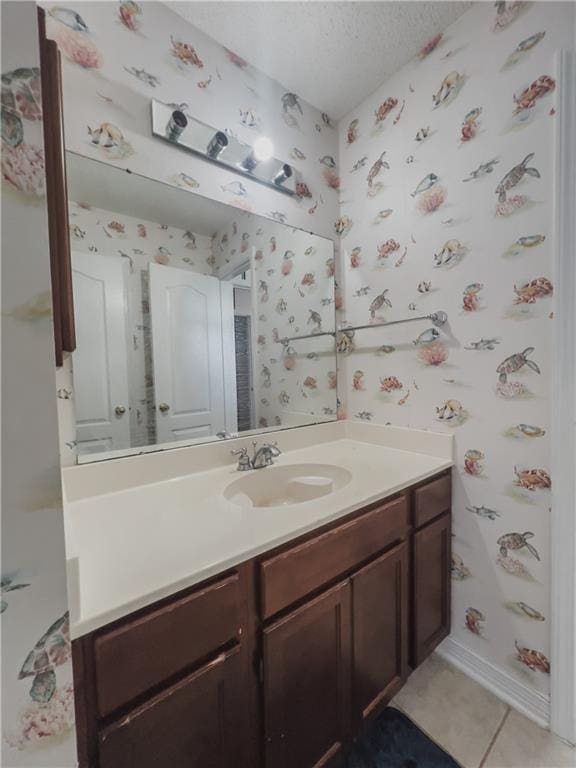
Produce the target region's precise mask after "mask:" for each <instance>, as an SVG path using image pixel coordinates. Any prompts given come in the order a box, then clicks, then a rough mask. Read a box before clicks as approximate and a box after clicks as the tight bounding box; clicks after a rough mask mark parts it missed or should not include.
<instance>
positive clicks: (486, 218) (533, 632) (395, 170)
mask: <svg viewBox="0 0 576 768" xmlns="http://www.w3.org/2000/svg"><path fill="white" fill-rule="evenodd" d="M572 13H573V7H572V6H571V4H569V3H533V4H531V3H524V2H512V3H496V4H493V3H480V4H478V5H477V6H475V7H473V8H472V9H471V10H470V11H468V12H467V13H466V14H464V15H463V16H462V17H461V18H460V19H459V20H458V21H457V22H456V23H454V24H453V25H452V26H451V27H449V28H448V29H447V30H446V31H445V32H444V34H442V35H438V36H437V37H436V38H434V39H433V40H431V41H430V43H429V44H428V45H427V46H426V48H425V49H424V50H422V51H421V53H420V55H419V56H417V57H416V58H415V59H414V60H413V61H412V62H411V63H410V64H408V65H407V66H406V67H404V68H403V69H402V70H401V71H399V72H398V73H397V74H396V75H394V76H393V77H392V78H391V79H390V80H388V81H387V82H386V83H385V84H384V85H383V86H382V87H381V88H380V89H379V90H378V91H377V92H376V93H374V94H373V95H372V96H371V97H370V98H369V99H368V100H366V101H365V102H364V103H363V104H362V105H361V106H360V107H359V108H358V109H356V110H354V112H353V113H351V114H350V115H348V116H347V117H346V118H344V119H342V121H341V123H340V125H339V133H340V146H339V164H340V167H341V177H342V184H341V187H342V188H341V210H340V217H339V219H338V222H337V228H338V231H339V232H340V234H341V251H342V253H341V264H340V267H341V276H340V283H341V285H340V290H341V303H342V320H343V322H344V323H347V324H359V323H371V322H378V321H382V320H394V319H401V318H408V317H411V316H418V315H423V314H427V313H429V312H433V311H436V310H443V311H445V312H447V313H448V317H449V322H448V324H447V325H446V326H444V327H443V328H436V327H434V326H433V325H432V323H431V322H430V321H422V322H417V323H413V324H408V325H400V326H397V327H394V328H389V329H379V330H375V329H374V330H371V329H369V330H366V331H361V332H357V333H356V334H352V333H348V334H342V336H341V338H340V349H341V350H342V352H343V357H342V359H341V361H340V362H341V369H342V370H341V374H340V375H341V380H340V382H339V385H342V386H343V387H344V389H345V401H346V402H345V404H344V406H343V411H342V415H344V413H347V415H348V416H349V417H350V418H353V419H364V420H367V421H373V422H380V423H390V424H394V425H401V426H413V427H425V428H429V429H435V430H438V429H439V430H442V431H450V432H451V433H453V434H454V436H455V440H456V467H455V471H454V538H453V553H454V554H453V565H452V575H453V623H452V626H453V638H455V640H456V641H457V642H459V643H461V644H462V645H464V646H466V647H467V648H469V649H470V650H472V651H473V652H475V653H476V654H478V655H479V656H481V657H482V658H484V659H486V660H488V661H489V662H491V663H492V664H494V665H495V666H496V667H498V668H500V669H501V670H503V671H505V672H506V673H508V674H510V675H512V676H513V677H514V678H515V679H516V680H518V681H519V682H521V683H523V684H525V685H526V686H528V687H529V688H531V689H535V690H536V691H538V692H541V693H542V694H543V695H547V694H548V691H549V674H548V673H549V671H550V661H549V655H550V654H549V648H550V626H549V610H550V594H549V592H550V548H549V533H550V514H551V510H550V495H551V492H550V489H551V484H552V482H553V480H554V479H553V478H551V477H550V441H549V426H550V368H551V347H552V340H553V322H552V308H553V291H554V275H553V274H552V253H553V251H552V249H553V226H554V214H553V188H554V134H555V128H556V121H557V119H558V116H557V114H556V74H555V73H556V58H555V53H556V51H557V50H558V49H559V48H561V47H563V46H564V47H569V46H570V45H571V43H572V41H571V39H570V31H571V30H573V28H574V27H573V23H571V14H572ZM552 663H554V660H552Z"/></svg>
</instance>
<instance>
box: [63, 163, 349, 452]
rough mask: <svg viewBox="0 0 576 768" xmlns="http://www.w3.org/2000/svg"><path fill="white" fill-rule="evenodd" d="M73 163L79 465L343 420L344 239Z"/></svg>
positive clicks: (95, 165) (125, 174)
mask: <svg viewBox="0 0 576 768" xmlns="http://www.w3.org/2000/svg"><path fill="white" fill-rule="evenodd" d="M67 168H68V192H69V199H70V237H71V246H72V270H73V292H74V305H75V318H76V335H77V349H76V351H75V352H74V353H73V355H72V367H73V379H74V401H75V402H74V406H75V419H76V444H77V453H78V461H79V462H85V461H94V460H100V459H104V458H112V457H114V456H118V455H125V454H130V453H137V452H141V451H149V450H156V449H160V448H169V447H173V446H174V445H175V444H176V443H178V444H193V443H196V442H205V441H210V440H217V439H222V438H225V437H227V436H229V435H235V434H237V433H246V432H262V431H264V430H274V429H282V428H288V427H294V426H302V425H305V424H313V423H318V422H321V421H330V420H333V419H334V418H336V354H335V337H334V331H335V314H334V250H333V243H332V241H331V240H329V239H325V238H322V237H318V236H316V235H312V234H310V233H308V232H304V231H302V230H299V229H294V228H293V227H289V226H286V225H285V224H281V223H279V222H276V221H273V220H270V219H266V218H263V217H260V216H256V215H253V214H251V213H249V212H246V211H243V210H242V209H240V208H237V207H235V206H229V205H225V204H223V203H220V202H216V201H214V200H210V199H208V198H205V197H201V196H200V195H197V194H194V193H191V192H190V191H186V190H184V189H178V188H177V187H173V186H169V185H167V184H163V183H161V182H158V181H154V180H151V179H149V178H145V177H143V176H139V175H137V174H134V173H129V172H126V171H124V170H121V169H118V168H114V167H112V166H110V165H109V164H106V163H100V162H97V161H94V160H91V159H88V158H85V157H82V156H80V155H76V154H74V153H67ZM299 337H304V338H299Z"/></svg>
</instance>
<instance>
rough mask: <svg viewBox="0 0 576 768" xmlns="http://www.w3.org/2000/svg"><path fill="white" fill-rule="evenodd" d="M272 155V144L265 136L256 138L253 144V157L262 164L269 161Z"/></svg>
mask: <svg viewBox="0 0 576 768" xmlns="http://www.w3.org/2000/svg"><path fill="white" fill-rule="evenodd" d="M273 154H274V144H272V142H271V141H270V139H269V138H268V137H267V136H258V138H257V139H256V141H255V142H254V155H255V156H256V158H257V159H258V160H260V161H262V162H265V161H266V160H270V158H271V157H272V155H273Z"/></svg>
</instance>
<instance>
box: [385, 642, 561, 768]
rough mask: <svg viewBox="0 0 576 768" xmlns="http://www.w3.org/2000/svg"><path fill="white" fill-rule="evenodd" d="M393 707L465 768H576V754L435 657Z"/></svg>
mask: <svg viewBox="0 0 576 768" xmlns="http://www.w3.org/2000/svg"><path fill="white" fill-rule="evenodd" d="M391 704H392V706H394V707H397V708H398V709H401V710H402V711H403V712H405V713H406V714H407V715H408V717H410V719H411V720H413V722H415V723H416V724H417V725H418V726H419V727H420V728H421V729H422V730H423V731H425V732H426V733H427V734H428V736H430V737H431V738H432V739H434V741H436V742H437V743H438V744H440V746H442V747H443V748H444V749H445V750H446V751H447V752H449V753H450V754H451V755H452V757H454V759H455V760H457V761H458V762H459V763H460V764H461V765H462V766H463V768H576V750H574V749H571V748H570V747H569V746H568V745H567V744H564V742H562V741H560V739H557V738H556V737H555V736H553V735H552V734H551V733H549V732H548V731H546V730H544V729H542V728H540V727H539V726H538V725H536V723H533V722H532V721H531V720H528V719H527V718H525V717H524V716H523V715H520V714H518V713H517V712H515V711H514V710H512V709H510V707H509V706H508V705H507V704H504V702H502V701H500V699H498V698H496V696H494V694H492V693H490V692H489V691H487V690H486V689H485V688H482V686H480V685H478V683H476V682H474V681H473V680H471V679H470V678H469V677H467V676H466V675H464V674H463V673H462V672H459V671H458V670H457V669H455V668H454V667H452V666H451V665H449V664H448V663H447V662H445V661H443V660H442V659H441V658H440V657H439V656H437V655H435V654H434V655H432V656H431V657H430V658H429V659H428V660H427V661H426V662H425V663H424V664H423V665H422V666H421V667H420V668H419V669H418V670H416V672H414V674H413V675H412V676H411V678H410V680H409V681H408V683H407V684H406V685H405V686H404V688H403V689H402V690H401V691H400V693H399V694H398V695H397V696H396V697H395V698H394V699H393V701H392V702H391Z"/></svg>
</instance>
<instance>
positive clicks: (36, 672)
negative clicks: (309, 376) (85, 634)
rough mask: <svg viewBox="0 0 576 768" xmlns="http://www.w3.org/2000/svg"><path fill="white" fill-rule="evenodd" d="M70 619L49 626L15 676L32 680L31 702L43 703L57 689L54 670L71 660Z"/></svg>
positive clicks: (62, 619) (65, 615)
mask: <svg viewBox="0 0 576 768" xmlns="http://www.w3.org/2000/svg"><path fill="white" fill-rule="evenodd" d="M71 654H72V648H71V645H70V620H69V616H68V613H67V612H66V613H65V614H64V615H63V616H61V617H60V618H59V619H57V620H56V621H55V622H54V623H53V624H51V625H50V627H48V629H47V630H46V632H45V633H44V634H43V635H42V637H41V638H40V639H39V640H38V642H37V643H36V645H35V646H34V648H32V650H31V651H30V653H29V654H28V656H26V659H25V661H24V663H23V664H22V667H21V669H20V672H19V674H18V679H19V680H22V679H24V678H28V677H32V678H33V679H32V687H31V688H30V697H31V698H32V700H33V701H37V702H41V703H44V704H45V703H46V702H48V701H50V699H51V698H52V696H53V695H54V691H55V690H56V672H55V670H56V667H59V666H60V665H61V664H65V663H66V662H67V661H68V660H69V659H70V657H71Z"/></svg>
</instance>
